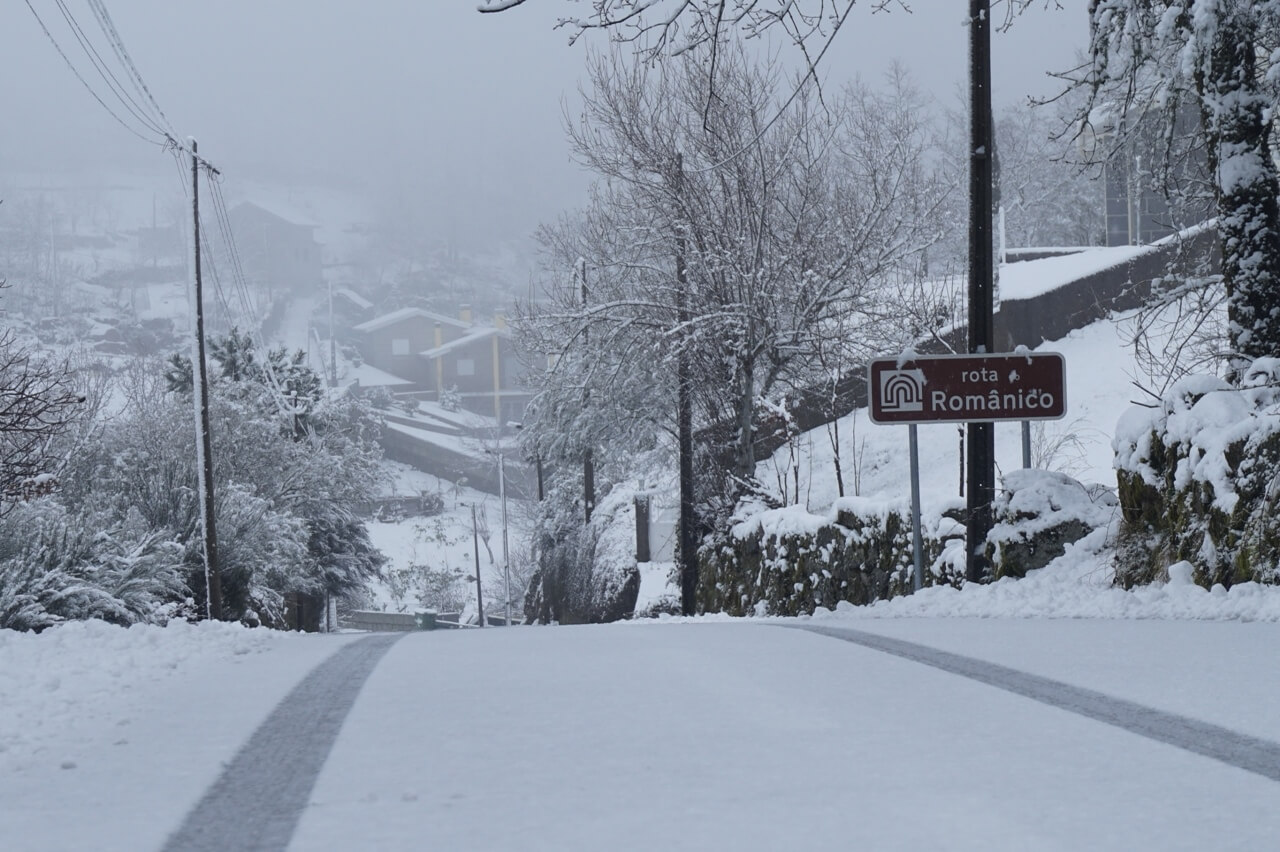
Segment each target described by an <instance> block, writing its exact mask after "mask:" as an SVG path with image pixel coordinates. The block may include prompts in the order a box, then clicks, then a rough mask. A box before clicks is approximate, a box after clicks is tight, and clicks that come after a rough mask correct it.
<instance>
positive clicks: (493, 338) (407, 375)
mask: <svg viewBox="0 0 1280 852" xmlns="http://www.w3.org/2000/svg"><path fill="white" fill-rule="evenodd" d="M460 314H461V316H460V318H458V319H454V318H453V317H449V316H445V315H443V314H437V313H433V312H432V311H427V310H424V309H422V308H401V309H400V310H398V311H392V312H391V313H389V314H384V315H382V316H380V317H375V318H374V319H371V320H368V321H366V322H363V323H360V324H359V325H357V326H355V328H354V331H355V332H356V334H357V346H358V348H359V349H360V354H361V357H362V358H363V359H364V361H365V363H367V364H369V365H371V366H373V367H376V368H377V369H379V370H382V371H384V372H386V373H390V374H392V375H393V376H398V377H401V378H403V379H404V380H405V381H406V382H407V383H408V384H409V385H411V389H412V390H413V391H414V392H416V393H418V394H419V395H420V396H422V397H423V398H425V399H427V400H431V401H435V402H442V401H445V400H446V399H447V398H448V397H450V396H453V397H455V398H456V399H457V400H458V402H459V403H460V404H461V406H462V407H463V408H465V409H467V410H468V411H473V412H475V413H476V414H483V415H485V416H487V417H493V418H494V419H496V420H497V421H498V422H499V423H505V422H507V421H511V420H519V419H521V418H522V417H523V416H524V407H525V405H526V404H528V402H529V399H530V394H529V392H528V391H527V390H526V389H525V388H524V387H523V386H522V384H521V376H522V371H521V369H520V363H519V359H518V358H517V357H516V353H515V348H514V346H513V345H512V341H511V332H510V330H509V329H508V328H507V324H506V320H505V318H503V317H502V316H498V317H497V318H496V319H495V322H494V324H493V325H476V324H474V323H473V322H472V321H471V310H470V309H469V308H465V307H464V308H463V309H462V310H461V311H460Z"/></svg>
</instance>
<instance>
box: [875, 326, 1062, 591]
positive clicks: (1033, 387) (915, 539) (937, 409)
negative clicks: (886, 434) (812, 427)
mask: <svg viewBox="0 0 1280 852" xmlns="http://www.w3.org/2000/svg"><path fill="white" fill-rule="evenodd" d="M867 378H868V383H869V387H868V393H867V399H868V400H869V402H870V406H869V409H868V415H869V416H870V418H871V422H872V423H901V424H906V425H907V426H909V427H910V433H911V528H912V534H911V545H912V549H913V550H914V551H915V557H914V568H915V578H914V586H915V588H916V590H919V589H920V587H921V586H922V585H923V584H924V546H923V536H922V534H921V531H920V451H919V437H918V435H917V431H916V426H917V424H920V423H992V422H994V421H998V420H1021V421H1023V423H1022V426H1023V447H1022V454H1023V465H1024V466H1025V467H1030V464H1031V462H1030V448H1031V444H1030V428H1031V423H1030V421H1032V420H1057V419H1059V418H1061V417H1063V416H1065V415H1066V413H1067V398H1066V397H1067V387H1066V364H1065V362H1064V360H1063V358H1062V356H1061V355H1059V354H1058V353H1056V352H1017V353H1007V354H1006V353H1002V354H997V355H930V356H925V355H904V356H902V357H901V358H882V359H880V360H877V361H872V362H871V365H870V367H869V368H868V376H867ZM981 544H982V542H980V541H978V542H974V541H969V542H966V545H967V547H968V548H969V551H968V552H970V553H972V552H974V550H973V549H974V548H975V547H977V546H979V545H981Z"/></svg>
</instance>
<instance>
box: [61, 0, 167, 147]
mask: <svg viewBox="0 0 1280 852" xmlns="http://www.w3.org/2000/svg"><path fill="white" fill-rule="evenodd" d="M54 3H55V4H56V5H57V7H58V10H59V11H60V12H61V13H62V18H63V20H65V21H66V22H67V26H68V27H69V28H70V30H71V34H72V35H73V36H74V37H75V39H76V41H77V42H79V43H80V49H81V50H83V51H84V54H85V56H87V57H88V58H89V64H90V65H92V66H93V68H94V70H95V71H97V72H98V76H99V77H101V78H102V81H103V82H104V83H106V84H107V88H108V89H110V90H111V93H112V94H113V95H115V96H116V99H117V100H119V101H120V103H121V104H122V105H123V106H124V108H125V109H126V110H128V111H129V112H130V113H132V114H133V117H134V118H136V119H138V121H140V122H141V123H142V124H143V126H145V127H146V128H148V129H149V130H151V131H153V132H154V133H157V134H159V135H161V136H165V135H167V134H166V133H165V131H164V129H163V128H161V127H160V126H159V125H158V124H157V123H156V122H155V121H154V120H153V119H152V118H151V117H150V116H148V115H146V114H145V112H146V110H145V109H144V108H143V107H142V106H141V105H140V104H139V103H138V102H137V101H135V100H134V99H133V97H132V96H130V95H129V93H128V91H126V90H125V87H124V84H123V83H121V82H120V78H118V77H117V76H116V75H115V72H114V71H112V70H111V68H110V67H108V65H107V63H106V60H104V59H103V58H102V54H100V53H99V52H98V48H97V47H95V46H94V44H93V42H92V40H90V38H89V36H88V34H87V33H85V31H84V28H83V27H82V26H80V22H79V21H78V20H76V16H75V14H74V13H72V11H71V9H70V8H68V7H67V3H66V0H54Z"/></svg>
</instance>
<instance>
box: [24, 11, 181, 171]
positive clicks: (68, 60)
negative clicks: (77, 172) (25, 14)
mask: <svg viewBox="0 0 1280 852" xmlns="http://www.w3.org/2000/svg"><path fill="white" fill-rule="evenodd" d="M23 2H25V3H26V4H27V8H28V9H30V10H31V14H32V15H34V16H35V19H36V22H37V23H38V24H40V29H41V30H43V31H44V34H45V38H47V39H48V40H49V43H50V44H52V45H53V49H54V50H56V51H57V52H58V55H59V56H61V57H62V61H63V62H65V63H66V64H67V68H69V69H71V73H72V74H74V75H75V77H76V79H77V80H79V81H80V84H81V85H82V86H84V88H85V90H86V91H87V92H88V93H89V94H90V95H91V96H92V97H93V99H94V100H95V101H97V102H98V103H99V104H101V106H102V108H103V109H105V110H106V111H107V113H108V114H109V115H110V116H111V117H112V118H114V119H115V120H116V123H118V124H119V125H120V126H121V127H123V128H124V129H125V130H127V131H129V132H130V133H132V134H133V135H134V136H137V137H138V138H139V139H141V140H142V141H143V142H147V143H148V144H151V145H156V146H159V147H164V146H165V144H166V143H165V141H159V140H156V139H151V138H149V137H148V136H146V135H145V134H144V133H141V132H139V131H138V130H137V128H135V127H132V126H131V125H130V124H129V123H128V122H126V121H125V120H124V119H123V118H121V117H120V116H119V115H118V114H117V113H116V112H115V110H113V109H112V108H111V107H110V106H108V105H107V102H106V101H104V100H103V99H102V97H101V95H99V94H98V92H97V91H96V90H95V89H94V88H93V86H91V85H90V84H89V81H88V80H86V79H85V78H84V75H82V74H81V73H80V70H79V69H78V68H76V66H75V63H73V62H72V61H71V57H69V56H67V54H66V51H64V50H63V49H62V45H60V44H58V40H57V39H56V38H54V36H53V33H52V32H50V31H49V27H48V26H46V25H45V22H44V19H43V18H41V17H40V13H39V12H37V11H36V9H35V7H34V6H32V5H31V0H23Z"/></svg>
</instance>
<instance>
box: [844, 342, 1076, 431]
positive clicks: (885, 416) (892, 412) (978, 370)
mask: <svg viewBox="0 0 1280 852" xmlns="http://www.w3.org/2000/svg"><path fill="white" fill-rule="evenodd" d="M868 378H869V387H868V398H869V400H870V403H871V404H870V414H871V421H872V422H873V423H967V422H978V423H985V422H990V421H996V420H1056V419H1058V418H1060V417H1063V416H1064V415H1065V414H1066V413H1067V400H1066V365H1065V362H1064V360H1063V358H1062V356H1061V355H1060V354H1058V353H1057V352H1019V353H1000V354H996V355H933V356H926V355H917V356H911V357H907V358H882V359H880V360H877V361H872V362H871V366H870V368H869V376H868Z"/></svg>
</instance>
